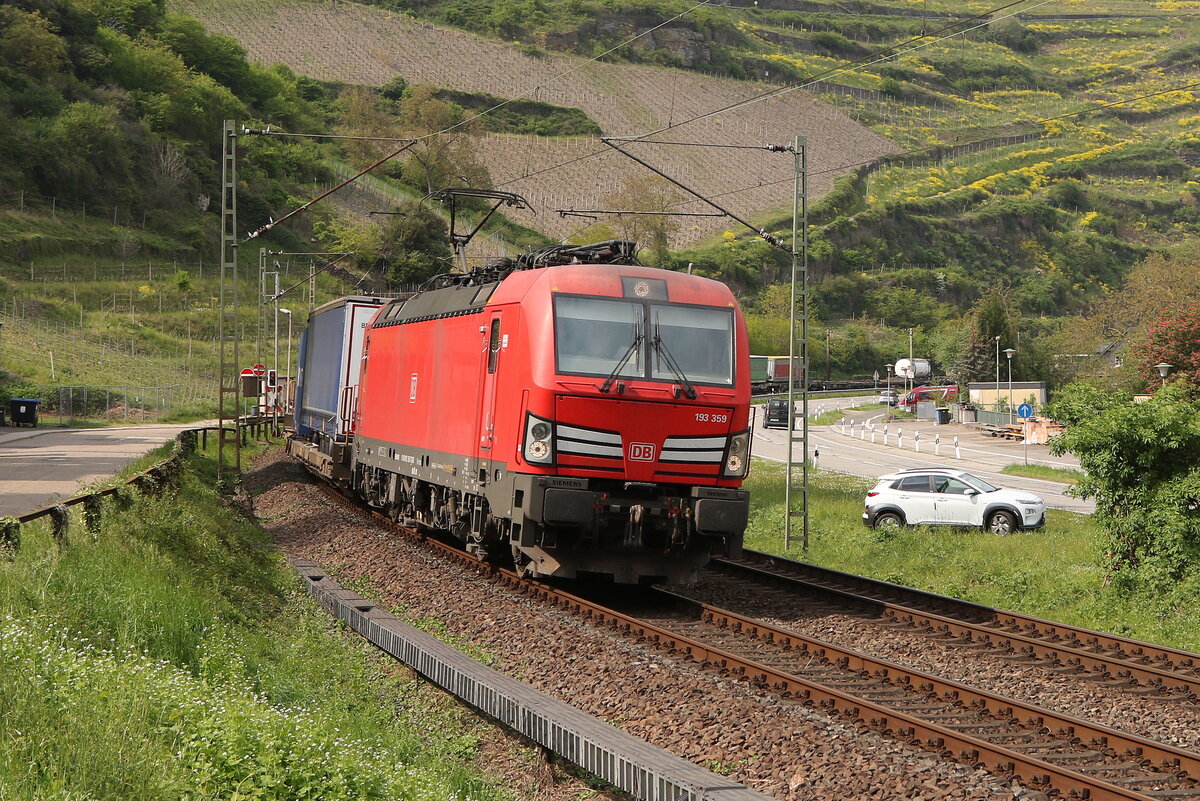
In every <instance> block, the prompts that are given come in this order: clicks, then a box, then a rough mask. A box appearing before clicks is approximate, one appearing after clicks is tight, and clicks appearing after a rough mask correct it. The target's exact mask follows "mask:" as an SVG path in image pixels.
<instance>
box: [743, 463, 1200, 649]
mask: <svg viewBox="0 0 1200 801" xmlns="http://www.w3.org/2000/svg"><path fill="white" fill-rule="evenodd" d="M811 483H812V489H811V490H810V498H811V501H810V503H811V507H810V518H809V520H810V522H809V530H810V550H809V553H808V554H807V555H805V554H803V553H802V552H801V550H800V549H799V547H798V546H793V547H792V549H791V550H789V551H787V552H786V554H785V555H787V556H788V557H790V558H793V559H801V560H803V561H809V562H812V563H814V564H819V565H823V566H826V567H831V568H835V569H837V570H844V571H846V572H849V573H855V574H859V575H864V576H870V577H872V578H878V579H882V580H885V581H891V582H895V583H897V584H903V585H906V586H910V587H917V588H919V589H923V590H928V591H930V592H936V593H942V594H945V595H951V596H954V597H956V598H962V599H964V600H968V601H974V602H976V603H981V604H986V605H988V606H996V607H1001V608H1004V609H1010V610H1013V611H1018V612H1024V613H1028V614H1032V615H1037V616H1039V617H1044V618H1049V619H1051V620H1058V621H1062V622H1064V623H1070V624H1073V625H1079V626H1085V627H1088V628H1093V629H1099V630H1102V631H1109V632H1113V633H1116V634H1121V635H1124V636H1131V637H1134V638H1137V639H1142V640H1147V641H1150V642H1156V643H1162V644H1164V645H1171V646H1174V647H1177V648H1184V649H1187V650H1191V651H1200V632H1198V631H1197V629H1196V626H1195V620H1196V619H1197V616H1198V615H1200V600H1197V599H1198V598H1200V571H1195V570H1193V571H1192V572H1191V573H1190V574H1189V575H1188V577H1187V578H1185V580H1184V581H1182V582H1180V584H1179V585H1178V586H1176V587H1173V588H1171V589H1170V590H1169V591H1165V592H1161V593H1152V592H1141V591H1134V590H1129V589H1127V588H1126V585H1125V584H1124V582H1120V581H1112V580H1111V579H1112V577H1111V576H1109V575H1107V574H1106V573H1105V571H1104V570H1103V569H1102V568H1101V567H1100V560H1101V553H1100V552H1099V549H1100V546H1099V542H1100V539H1101V533H1102V532H1101V531H1100V530H1099V527H1098V525H1097V524H1096V522H1095V521H1094V520H1093V519H1092V518H1091V517H1090V516H1088V515H1078V514H1073V513H1070V512H1062V511H1058V510H1050V512H1049V513H1048V515H1047V524H1046V526H1045V527H1044V528H1042V529H1040V530H1038V531H1035V532H1031V533H1028V534H1016V535H1013V536H1010V537H997V536H994V535H992V534H987V533H984V532H983V531H982V530H968V529H930V528H915V529H903V530H901V531H900V532H898V533H896V534H895V535H891V536H889V535H886V534H883V533H882V532H877V531H874V530H871V529H867V528H866V527H865V526H864V525H863V524H862V512H863V496H864V494H865V493H866V490H867V489H868V488H869V486H870V485H871V484H872V483H873V481H872V480H871V479H867V478H858V477H854V476H846V475H843V474H838V473H829V472H823V471H820V470H817V471H815V472H814V473H813V474H812V482H811ZM746 486H747V488H748V489H750V492H751V499H752V500H751V504H752V508H751V516H750V528H749V529H748V531H747V534H746V546H747V547H748V548H753V549H755V550H760V551H765V552H768V553H775V554H784V553H785V551H784V548H783V520H784V508H783V468H782V466H780V465H776V464H773V463H768V462H764V461H762V460H756V461H755V463H754V468H753V471H752V472H751V476H750V479H749V480H748V482H747V484H746Z"/></svg>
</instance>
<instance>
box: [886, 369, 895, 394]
mask: <svg viewBox="0 0 1200 801" xmlns="http://www.w3.org/2000/svg"><path fill="white" fill-rule="evenodd" d="M884 367H886V368H887V388H888V399H889V400H888V403H891V400H890V399H891V397H892V368H893V367H895V365H894V364H885V365H884Z"/></svg>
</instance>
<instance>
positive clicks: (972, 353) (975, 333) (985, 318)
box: [947, 287, 1017, 384]
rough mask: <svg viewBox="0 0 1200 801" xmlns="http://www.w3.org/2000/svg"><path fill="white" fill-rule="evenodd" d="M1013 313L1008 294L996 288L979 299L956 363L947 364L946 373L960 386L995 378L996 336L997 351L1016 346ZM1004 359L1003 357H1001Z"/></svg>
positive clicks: (972, 312)
mask: <svg viewBox="0 0 1200 801" xmlns="http://www.w3.org/2000/svg"><path fill="white" fill-rule="evenodd" d="M1013 319H1014V312H1013V310H1012V309H1011V307H1010V304H1009V299H1008V293H1007V291H1006V290H1004V289H1001V288H999V287H996V288H993V289H992V290H991V291H990V292H988V293H987V294H986V295H984V296H983V297H982V298H980V299H979V302H978V303H976V304H975V307H974V308H973V309H972V310H971V334H970V336H969V337H968V339H967V347H966V349H965V350H964V351H963V352H962V354H961V356H960V357H959V361H957V362H956V363H954V364H952V365H950V367H949V368H948V369H947V373H948V374H949V375H950V377H951V378H952V379H953V380H954V381H956V382H957V383H959V384H966V383H968V382H970V381H987V380H989V379H990V380H993V381H994V380H995V379H996V373H995V371H996V368H997V367H998V365H997V363H996V337H1000V346H999V347H1000V350H1005V349H1007V348H1012V347H1015V345H1016V341H1017V336H1016V332H1015V331H1014V329H1013ZM1001 358H1003V357H1001Z"/></svg>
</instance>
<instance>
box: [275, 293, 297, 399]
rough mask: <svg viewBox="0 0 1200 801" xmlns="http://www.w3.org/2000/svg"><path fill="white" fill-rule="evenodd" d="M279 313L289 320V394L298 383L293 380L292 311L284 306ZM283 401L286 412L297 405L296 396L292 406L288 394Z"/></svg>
mask: <svg viewBox="0 0 1200 801" xmlns="http://www.w3.org/2000/svg"><path fill="white" fill-rule="evenodd" d="M279 313H280V314H286V315H287V318H288V344H287V379H288V392H292V391H293V388H294V387H295V386H296V382H295V380H294V379H293V378H292V310H291V309H285V308H283V307H282V306H280V307H279ZM277 383H278V381H277ZM283 400H284V411H289V409H288V408H287V407H288V406H289V405H291V406H292V407H293V408H294V406H295V403H296V401H295V396H294V395H293V397H292V402H291V404H288V403H287V400H288V393H287V392H285V393H284V394H283Z"/></svg>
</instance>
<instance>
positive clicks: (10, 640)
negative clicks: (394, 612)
mask: <svg viewBox="0 0 1200 801" xmlns="http://www.w3.org/2000/svg"><path fill="white" fill-rule="evenodd" d="M164 453H165V450H160V451H159V452H158V453H156V454H151V455H149V456H147V457H146V458H145V459H143V460H141V462H140V463H138V464H136V465H134V466H132V467H131V468H130V470H131V471H132V470H134V469H138V468H144V467H146V466H148V465H149V464H151V463H153V462H156V461H158V460H159V459H161V458H163V456H164ZM189 468H190V469H189V470H188V471H187V472H186V473H185V476H184V478H183V483H182V486H181V488H180V489H179V490H178V491H177V492H175V493H173V494H171V495H170V496H169V497H164V498H161V499H153V498H150V499H147V498H146V497H143V496H140V495H136V496H135V495H134V494H126V493H125V491H122V497H121V498H120V499H118V500H116V501H113V500H107V501H105V503H106V504H108V508H107V509H106V510H105V514H104V516H103V519H104V522H103V524H102V526H101V528H100V529H99V531H98V532H97V533H96V534H95V535H94V536H93V535H90V534H88V533H87V532H86V531H85V530H84V529H83V526H82V525H81V521H75V522H74V524H73V528H72V530H71V532H70V536H69V545H68V546H67V547H66V548H64V549H61V550H59V549H57V548H56V547H55V545H54V543H53V540H52V539H51V537H50V534H49V531H48V530H47V529H44V528H41V527H38V526H36V525H35V526H26V527H25V530H24V532H23V534H24V536H23V543H22V547H21V550H20V552H19V554H18V555H17V556H16V557H15V558H13V559H11V560H10V559H9V558H7V556H6V558H0V731H3V732H4V735H3V738H4V746H3V748H0V796H2V797H4V798H6V799H8V798H11V799H14V801H15V800H17V799H29V800H30V801H31V800H32V799H36V798H47V797H63V798H66V797H71V798H85V797H86V798H93V799H114V801H115V799H121V801H126V800H127V799H178V798H229V799H233V798H262V799H280V800H281V801H282V799H295V798H300V797H312V798H322V799H331V800H333V799H355V800H356V801H360V800H361V799H373V798H379V799H392V798H411V799H431V800H432V799H451V798H455V799H459V798H462V799H479V800H480V801H486V800H487V799H497V800H499V799H505V798H508V797H509V796H508V795H506V794H505V793H504V792H503V791H502V790H500V789H497V788H495V787H492V786H490V785H489V784H488V783H487V782H486V781H484V780H483V779H481V777H480V775H479V774H478V773H477V772H476V771H475V769H474V768H473V767H472V766H471V761H472V759H473V757H474V756H475V753H476V740H475V738H474V736H473V735H472V733H471V730H470V726H469V725H468V724H466V722H465V720H464V719H465V718H466V717H468V716H466V715H464V713H463V712H462V710H461V709H460V708H459V707H458V706H457V705H456V704H453V703H450V702H448V701H446V700H445V699H444V698H442V697H441V696H440V694H438V693H436V692H430V691H429V690H428V688H427V687H424V686H423V685H422V683H421V682H419V681H417V680H415V679H413V678H411V677H409V675H408V674H407V673H405V672H403V671H401V672H397V671H396V670H395V669H394V667H392V666H391V665H390V664H389V663H387V662H385V661H383V660H380V659H378V658H377V657H374V656H373V652H371V651H370V650H368V648H367V647H366V646H363V645H362V644H360V643H359V642H357V641H354V640H350V639H347V638H346V637H345V636H344V635H343V634H342V632H341V629H340V627H339V626H338V625H336V624H335V623H333V622H331V621H330V620H329V618H328V617H327V616H326V615H325V613H324V612H323V611H321V610H320V609H318V608H317V607H316V606H315V605H314V604H313V603H312V602H311V601H310V599H309V598H308V596H307V594H306V593H305V592H304V590H303V587H302V586H301V583H300V581H299V579H298V578H297V577H296V576H295V575H294V573H293V572H292V571H291V570H290V569H289V568H288V567H287V566H286V565H285V564H284V563H283V560H282V559H281V557H280V555H279V554H278V552H277V551H275V550H274V548H273V547H272V546H271V543H270V542H269V540H268V538H267V536H266V535H265V534H264V533H263V532H262V531H261V530H260V529H258V528H257V527H256V526H254V525H253V524H252V523H251V522H250V521H249V520H248V519H247V518H246V517H244V516H243V515H242V514H241V513H240V512H239V511H237V510H236V509H234V508H232V507H231V506H230V505H228V504H227V503H224V502H222V501H221V500H220V499H218V497H217V496H216V495H215V493H214V492H213V491H212V489H211V487H212V484H213V482H212V472H213V462H212V459H211V455H210V456H207V457H206V456H205V455H204V454H199V455H196V456H194V457H192V458H191V459H190V460H189ZM76 508H80V507H76ZM32 588H37V589H36V591H35V590H33V589H32ZM331 677H336V680H331Z"/></svg>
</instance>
